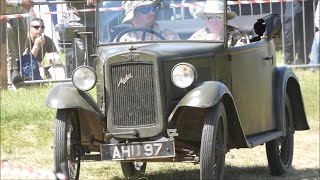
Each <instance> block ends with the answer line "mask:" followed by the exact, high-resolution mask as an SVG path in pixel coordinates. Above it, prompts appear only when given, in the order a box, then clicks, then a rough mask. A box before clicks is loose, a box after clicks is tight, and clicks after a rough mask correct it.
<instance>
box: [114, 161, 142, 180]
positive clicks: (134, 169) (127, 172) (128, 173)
mask: <svg viewBox="0 0 320 180" xmlns="http://www.w3.org/2000/svg"><path fill="white" fill-rule="evenodd" d="M120 164H121V169H122V173H123V175H124V176H125V177H127V178H130V177H132V176H135V175H143V174H144V173H145V172H146V167H147V163H146V162H120Z"/></svg>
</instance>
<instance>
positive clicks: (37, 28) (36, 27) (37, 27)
mask: <svg viewBox="0 0 320 180" xmlns="http://www.w3.org/2000/svg"><path fill="white" fill-rule="evenodd" d="M31 27H33V28H35V29H36V30H39V28H40V27H41V29H44V28H45V26H31Z"/></svg>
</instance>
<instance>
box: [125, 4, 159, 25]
mask: <svg viewBox="0 0 320 180" xmlns="http://www.w3.org/2000/svg"><path fill="white" fill-rule="evenodd" d="M154 3H156V2H155V1H143V0H141V1H126V2H124V3H123V5H122V7H123V8H124V10H125V17H124V19H123V21H122V23H129V22H130V21H131V20H132V18H133V16H134V9H135V8H137V7H140V6H144V5H150V4H154Z"/></svg>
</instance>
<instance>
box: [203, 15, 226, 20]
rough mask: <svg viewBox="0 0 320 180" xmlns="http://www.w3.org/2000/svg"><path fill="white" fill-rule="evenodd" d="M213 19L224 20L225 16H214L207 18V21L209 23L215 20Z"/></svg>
mask: <svg viewBox="0 0 320 180" xmlns="http://www.w3.org/2000/svg"><path fill="white" fill-rule="evenodd" d="M213 19H216V20H223V16H222V15H213V16H210V17H207V20H208V21H211V20H213Z"/></svg>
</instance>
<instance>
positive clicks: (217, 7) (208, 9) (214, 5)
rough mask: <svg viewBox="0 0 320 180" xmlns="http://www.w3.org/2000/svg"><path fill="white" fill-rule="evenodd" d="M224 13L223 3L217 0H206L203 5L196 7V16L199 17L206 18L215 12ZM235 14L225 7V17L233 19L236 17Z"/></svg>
mask: <svg viewBox="0 0 320 180" xmlns="http://www.w3.org/2000/svg"><path fill="white" fill-rule="evenodd" d="M223 13H224V3H223V2H221V1H219V0H207V2H205V4H204V6H202V7H201V8H198V9H197V12H196V16H198V17H200V18H206V17H210V16H213V15H215V14H223ZM236 16H237V14H236V13H235V12H233V11H231V10H230V8H229V7H228V9H227V19H228V20H230V19H233V18H234V17H236Z"/></svg>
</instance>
